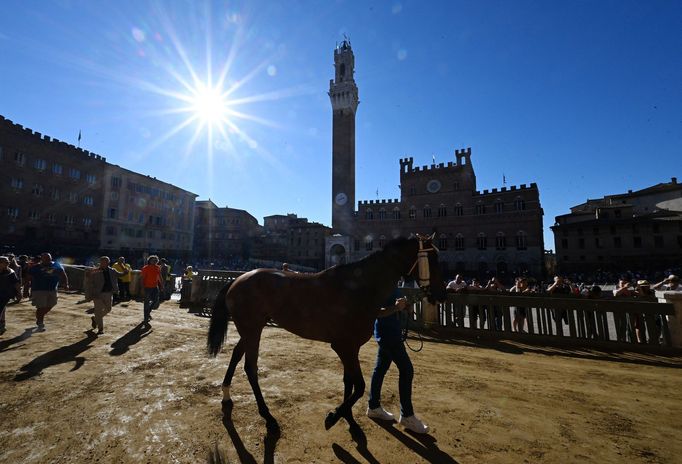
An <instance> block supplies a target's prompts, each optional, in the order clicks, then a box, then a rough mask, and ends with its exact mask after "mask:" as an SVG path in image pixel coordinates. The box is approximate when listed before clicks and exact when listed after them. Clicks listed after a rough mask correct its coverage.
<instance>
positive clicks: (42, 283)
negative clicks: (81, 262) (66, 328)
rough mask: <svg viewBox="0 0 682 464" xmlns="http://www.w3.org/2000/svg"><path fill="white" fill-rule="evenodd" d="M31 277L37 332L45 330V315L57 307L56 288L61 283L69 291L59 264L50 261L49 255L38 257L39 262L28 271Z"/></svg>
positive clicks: (64, 274) (66, 278)
mask: <svg viewBox="0 0 682 464" xmlns="http://www.w3.org/2000/svg"><path fill="white" fill-rule="evenodd" d="M28 272H29V275H30V276H31V296H32V302H33V306H35V307H36V325H37V326H38V330H39V331H41V332H42V331H44V330H45V322H44V319H45V315H46V314H47V313H49V312H50V310H51V309H52V308H54V307H55V306H56V305H57V288H58V287H59V284H60V283H61V284H62V285H63V286H64V289H65V290H68V289H69V279H68V277H66V272H64V268H63V267H62V265H61V264H59V263H57V262H55V261H52V255H51V254H50V253H43V254H41V255H40V262H39V263H38V264H36V265H34V266H32V267H31V268H30V269H29V271H28Z"/></svg>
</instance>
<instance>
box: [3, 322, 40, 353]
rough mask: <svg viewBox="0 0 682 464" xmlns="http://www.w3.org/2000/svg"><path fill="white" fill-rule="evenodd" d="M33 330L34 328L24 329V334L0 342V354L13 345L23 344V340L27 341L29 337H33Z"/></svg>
mask: <svg viewBox="0 0 682 464" xmlns="http://www.w3.org/2000/svg"><path fill="white" fill-rule="evenodd" d="M34 330H35V327H30V328H28V329H24V332H23V333H22V334H21V335H17V336H16V337H12V338H8V339H7V340H2V341H0V353H2V352H3V351H7V350H8V348H9V347H10V346H12V345H14V344H15V343H19V342H23V341H24V340H26V339H28V338H29V337H30V336H31V335H33V331H34ZM14 348H16V346H15V347H14ZM14 348H11V349H14Z"/></svg>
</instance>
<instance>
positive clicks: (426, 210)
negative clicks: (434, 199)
mask: <svg viewBox="0 0 682 464" xmlns="http://www.w3.org/2000/svg"><path fill="white" fill-rule="evenodd" d="M424 217H425V218H430V217H431V207H430V206H429V205H426V206H424Z"/></svg>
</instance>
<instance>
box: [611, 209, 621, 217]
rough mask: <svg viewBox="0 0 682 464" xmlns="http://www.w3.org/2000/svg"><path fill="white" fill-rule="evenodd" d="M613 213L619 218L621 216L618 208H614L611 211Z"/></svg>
mask: <svg viewBox="0 0 682 464" xmlns="http://www.w3.org/2000/svg"><path fill="white" fill-rule="evenodd" d="M613 215H614V216H616V217H617V218H620V216H621V214H620V210H619V209H617V210H615V211H614V212H613Z"/></svg>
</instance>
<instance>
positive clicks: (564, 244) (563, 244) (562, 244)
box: [561, 238, 568, 250]
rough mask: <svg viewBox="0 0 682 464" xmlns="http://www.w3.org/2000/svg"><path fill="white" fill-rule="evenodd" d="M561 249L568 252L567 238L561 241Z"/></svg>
mask: <svg viewBox="0 0 682 464" xmlns="http://www.w3.org/2000/svg"><path fill="white" fill-rule="evenodd" d="M561 248H563V249H564V250H568V239H567V238H562V239H561Z"/></svg>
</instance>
